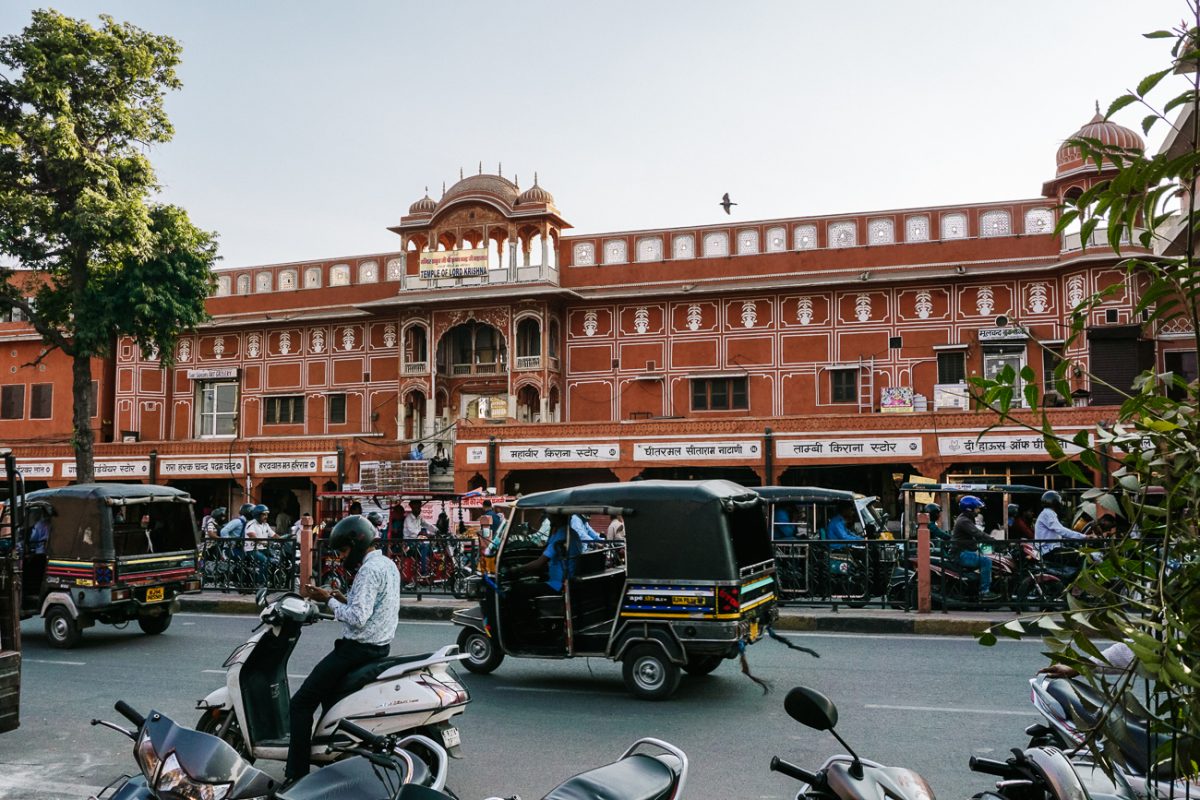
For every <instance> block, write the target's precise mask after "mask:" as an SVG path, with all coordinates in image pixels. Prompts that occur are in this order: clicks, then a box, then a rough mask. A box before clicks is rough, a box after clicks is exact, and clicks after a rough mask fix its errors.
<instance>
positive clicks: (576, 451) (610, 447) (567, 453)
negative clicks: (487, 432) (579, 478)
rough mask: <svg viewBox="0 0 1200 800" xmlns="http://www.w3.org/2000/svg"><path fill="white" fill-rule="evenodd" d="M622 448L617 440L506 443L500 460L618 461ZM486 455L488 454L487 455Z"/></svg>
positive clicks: (555, 461) (563, 462)
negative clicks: (535, 443)
mask: <svg viewBox="0 0 1200 800" xmlns="http://www.w3.org/2000/svg"><path fill="white" fill-rule="evenodd" d="M620 454H621V448H620V446H618V445H617V443H616V442H605V443H587V444H576V443H573V442H567V443H565V444H557V445H526V446H516V445H506V446H504V447H501V448H500V460H501V461H505V462H508V463H514V462H516V463H533V462H539V461H540V462H550V463H554V464H565V463H569V462H578V461H616V460H617V459H618V457H619V456H620ZM485 457H486V456H485Z"/></svg>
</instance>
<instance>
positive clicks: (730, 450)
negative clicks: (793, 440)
mask: <svg viewBox="0 0 1200 800" xmlns="http://www.w3.org/2000/svg"><path fill="white" fill-rule="evenodd" d="M761 454H762V445H761V444H759V443H758V442H756V441H753V440H751V441H740V442H710V441H698V442H686V441H676V442H638V443H637V444H635V445H634V446H633V460H634V461H705V460H708V459H721V458H758V457H760V456H761Z"/></svg>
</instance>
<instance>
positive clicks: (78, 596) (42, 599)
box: [20, 483, 200, 648]
mask: <svg viewBox="0 0 1200 800" xmlns="http://www.w3.org/2000/svg"><path fill="white" fill-rule="evenodd" d="M21 502H22V503H23V505H24V508H23V511H24V514H23V516H22V517H21V519H22V529H21V531H20V541H21V547H22V558H23V568H24V581H23V591H22V597H21V616H22V618H23V619H27V618H29V617H33V616H37V615H41V617H42V618H43V619H44V620H45V623H46V638H47V639H49V641H50V644H51V645H53V646H54V647H60V648H69V647H74V646H75V645H76V644H78V642H79V638H80V636H81V635H82V633H83V629H84V628H89V627H91V626H93V625H95V624H96V623H97V622H103V623H105V624H110V625H112V624H120V623H123V622H129V621H132V620H137V623H138V627H140V628H141V629H142V631H143V632H144V633H147V634H150V635H156V634H160V633H162V632H163V631H165V630H166V629H167V628H168V627H169V626H170V624H171V615H172V614H174V613H175V612H176V611H178V610H179V601H178V600H177V599H176V598H177V597H178V595H180V594H184V593H188V592H198V591H200V573H199V571H198V567H197V553H198V547H199V542H200V534H199V531H198V530H197V528H196V520H195V517H194V516H193V514H192V504H193V502H194V501H193V500H192V498H191V496H190V495H188V494H187V493H186V492H182V491H179V490H178V489H172V488H169V487H166V486H152V485H145V484H120V483H91V484H79V485H76V486H65V487H62V488H58V489H42V490H40V491H36V492H29V493H28V494H26V495H25V496H24V498H23V500H22V501H21Z"/></svg>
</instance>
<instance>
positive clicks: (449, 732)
mask: <svg viewBox="0 0 1200 800" xmlns="http://www.w3.org/2000/svg"><path fill="white" fill-rule="evenodd" d="M461 742H462V736H460V735H459V733H458V728H446V729H445V730H444V731H442V744H444V745H445V746H446V747H458V745H459V744H460V743H461Z"/></svg>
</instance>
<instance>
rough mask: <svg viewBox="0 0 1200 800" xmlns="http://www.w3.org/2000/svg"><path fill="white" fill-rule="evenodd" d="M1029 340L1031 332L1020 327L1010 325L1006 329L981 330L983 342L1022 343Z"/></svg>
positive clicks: (980, 338)
mask: <svg viewBox="0 0 1200 800" xmlns="http://www.w3.org/2000/svg"><path fill="white" fill-rule="evenodd" d="M1028 338H1029V331H1027V330H1025V329H1024V328H1022V327H1021V326H1019V325H1009V326H1008V327H1006V328H980V329H979V341H981V342H1020V341H1024V340H1025V339H1028Z"/></svg>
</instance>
